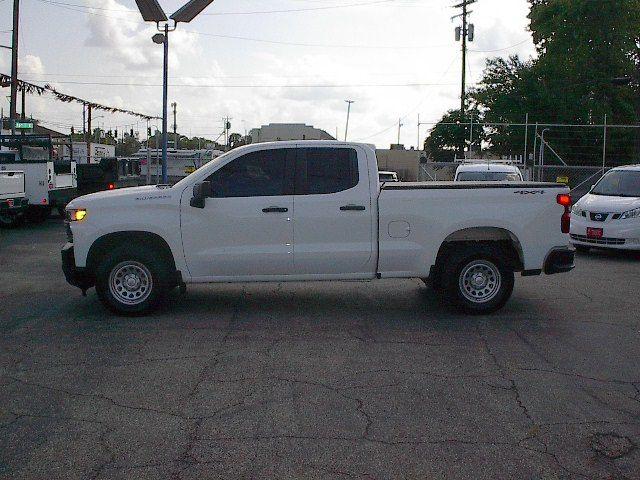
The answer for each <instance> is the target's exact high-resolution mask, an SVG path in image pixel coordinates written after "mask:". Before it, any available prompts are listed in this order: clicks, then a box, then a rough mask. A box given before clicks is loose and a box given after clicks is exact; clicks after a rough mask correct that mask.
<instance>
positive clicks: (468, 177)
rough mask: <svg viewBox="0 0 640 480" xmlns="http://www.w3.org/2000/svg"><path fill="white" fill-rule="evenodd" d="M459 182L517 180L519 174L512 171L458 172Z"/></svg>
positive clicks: (518, 179)
mask: <svg viewBox="0 0 640 480" xmlns="http://www.w3.org/2000/svg"><path fill="white" fill-rule="evenodd" d="M457 180H458V181H459V182H519V181H520V180H521V179H520V175H518V174H517V173H514V172H460V173H458V176H457Z"/></svg>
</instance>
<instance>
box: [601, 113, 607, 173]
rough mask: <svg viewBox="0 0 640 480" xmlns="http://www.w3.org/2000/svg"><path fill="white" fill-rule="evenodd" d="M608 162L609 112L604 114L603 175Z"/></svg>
mask: <svg viewBox="0 0 640 480" xmlns="http://www.w3.org/2000/svg"><path fill="white" fill-rule="evenodd" d="M606 162H607V114H606V113H605V115H604V128H603V141H602V175H604V169H605V165H606Z"/></svg>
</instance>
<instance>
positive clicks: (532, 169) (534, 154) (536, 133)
mask: <svg viewBox="0 0 640 480" xmlns="http://www.w3.org/2000/svg"><path fill="white" fill-rule="evenodd" d="M537 147H538V122H536V131H535V134H534V135H533V164H532V166H531V176H532V180H535V179H536V178H537V177H536V155H537Z"/></svg>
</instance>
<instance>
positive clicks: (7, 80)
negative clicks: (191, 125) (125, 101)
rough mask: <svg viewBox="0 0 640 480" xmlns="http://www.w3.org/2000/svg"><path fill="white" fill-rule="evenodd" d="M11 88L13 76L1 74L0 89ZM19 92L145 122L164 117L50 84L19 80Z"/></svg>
mask: <svg viewBox="0 0 640 480" xmlns="http://www.w3.org/2000/svg"><path fill="white" fill-rule="evenodd" d="M9 86H11V76H9V75H7V74H5V73H0V87H9ZM18 90H20V91H21V92H22V91H24V92H26V93H29V94H35V95H44V94H45V93H50V94H52V95H53V96H54V97H55V98H56V99H57V100H59V101H61V102H65V103H72V102H75V103H80V104H82V105H85V106H90V107H91V108H92V109H96V110H103V111H105V112H109V113H124V114H127V115H132V116H134V117H138V118H142V119H144V120H154V119H161V118H162V117H157V116H152V115H146V114H144V113H139V112H134V111H133V110H126V109H124V108H118V107H110V106H108V105H101V104H99V103H96V102H92V101H90V100H84V99H82V98H79V97H76V96H73V95H68V94H66V93H62V92H59V91H58V90H56V89H55V88H54V87H52V86H51V85H49V84H48V83H47V84H45V85H35V84H33V83H29V82H25V81H24V80H18Z"/></svg>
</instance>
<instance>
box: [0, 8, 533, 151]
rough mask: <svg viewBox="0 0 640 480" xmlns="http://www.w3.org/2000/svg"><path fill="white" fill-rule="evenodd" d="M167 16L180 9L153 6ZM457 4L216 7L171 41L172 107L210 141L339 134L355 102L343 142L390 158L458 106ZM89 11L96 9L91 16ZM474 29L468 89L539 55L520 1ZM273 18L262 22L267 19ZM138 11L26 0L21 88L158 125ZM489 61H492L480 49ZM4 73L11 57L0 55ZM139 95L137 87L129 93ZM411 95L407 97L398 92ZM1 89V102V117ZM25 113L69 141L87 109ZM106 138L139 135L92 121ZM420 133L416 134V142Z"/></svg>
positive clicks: (156, 54)
mask: <svg viewBox="0 0 640 480" xmlns="http://www.w3.org/2000/svg"><path fill="white" fill-rule="evenodd" d="M12 3H13V2H12V0H0V44H3V45H9V44H10V41H11V33H10V29H11V8H12ZM160 3H161V5H162V6H163V8H164V9H165V11H166V12H167V14H170V13H172V12H173V11H175V10H176V9H177V8H179V7H180V6H181V3H182V2H181V1H173V0H164V1H163V0H160ZM454 3H455V2H454V1H453V0H386V1H384V0H378V1H376V0H340V1H338V0H215V1H214V2H213V3H212V4H211V5H210V6H209V7H208V8H207V9H206V10H205V12H204V14H202V15H201V16H199V17H197V18H196V19H195V20H194V21H193V22H191V23H190V24H180V25H179V27H178V30H177V31H176V32H175V33H172V34H170V88H169V101H170V102H173V101H175V102H177V103H178V130H179V132H181V133H183V134H186V135H189V136H194V135H201V136H206V137H209V138H216V137H217V136H218V135H219V133H220V131H221V130H222V120H221V119H222V117H223V116H227V115H228V116H230V117H231V118H232V120H231V123H232V130H234V131H238V132H241V133H244V130H245V128H246V129H247V130H249V129H251V128H253V127H256V126H260V125H262V124H266V123H270V122H299V123H307V124H311V125H314V126H316V127H318V128H322V129H324V130H326V131H328V132H329V133H331V134H332V135H335V134H336V129H338V131H339V135H340V139H342V138H343V136H344V127H345V119H346V110H347V109H346V107H347V106H346V104H345V102H344V100H345V99H352V100H355V104H354V105H353V107H352V111H351V120H350V124H349V139H350V140H359V141H366V142H369V143H375V144H376V145H377V146H378V147H381V148H382V147H384V148H388V145H389V144H390V143H395V142H396V140H397V131H398V128H397V124H398V118H399V117H402V118H403V124H404V126H403V127H402V129H401V141H402V143H404V144H406V145H407V146H411V145H415V144H416V142H417V133H418V131H417V117H418V114H420V118H421V120H424V121H435V120H437V119H438V118H439V117H440V116H441V115H442V113H444V112H445V111H446V110H448V109H451V108H456V107H457V106H458V105H459V100H458V96H459V91H460V86H459V82H460V69H461V54H460V44H459V43H456V42H455V41H454V28H455V26H456V25H458V23H457V21H452V20H451V18H450V17H451V16H452V15H454V14H455V10H453V9H452V8H451V7H450V5H452V4H454ZM90 7H97V8H90ZM472 10H473V14H472V15H471V21H472V23H474V24H475V27H476V41H475V42H474V43H472V44H470V49H472V50H475V51H472V52H471V53H470V56H469V59H468V69H469V73H470V77H469V81H470V82H473V81H476V80H477V79H478V78H479V75H480V74H481V72H482V68H483V66H484V62H485V60H486V58H487V57H490V56H496V55H500V56H506V55H509V54H514V53H517V54H519V55H521V56H524V57H529V56H531V55H533V54H534V49H533V44H532V42H531V39H530V34H529V33H528V31H527V25H528V21H527V18H526V16H527V12H528V9H527V2H526V0H479V2H478V3H477V4H476V5H474V6H473V8H472ZM265 12H271V13H265ZM153 33H155V26H150V25H145V24H144V23H143V22H142V20H141V17H140V14H139V13H138V11H137V9H136V6H135V2H134V1H133V0H117V1H116V0H104V1H101V0H22V1H21V25H20V77H21V78H24V79H25V80H28V81H32V82H34V83H39V84H44V83H51V84H52V85H54V86H55V87H56V88H57V89H58V90H60V91H61V92H64V93H69V94H72V95H76V96H79V97H82V98H86V99H89V100H92V101H96V102H99V103H103V104H108V105H113V106H118V107H123V108H127V109H134V110H138V111H141V112H143V113H149V114H160V113H161V108H162V88H161V84H162V47H161V46H160V45H155V44H154V43H152V42H151V38H150V37H151V35H153ZM489 51H491V52H489ZM0 72H3V73H7V74H8V73H10V51H9V50H6V49H0ZM132 84H135V85H132ZM407 85H409V86H407ZM8 95H9V89H8V88H5V89H3V95H2V102H1V103H0V105H1V106H2V108H4V109H5V112H6V111H7V110H8V108H9V103H8V100H7V98H6V97H7V96H8ZM27 114H33V115H34V116H35V117H37V118H40V119H42V120H43V121H46V122H48V123H45V124H46V125H47V126H49V127H51V128H54V129H58V130H62V131H68V130H69V128H70V126H71V125H74V126H75V128H76V130H81V128H82V106H81V105H79V104H64V103H60V102H57V101H54V100H53V99H51V98H48V97H42V98H36V97H28V100H27ZM95 115H96V116H103V118H96V119H95V120H94V125H96V124H97V125H99V126H102V127H104V128H106V129H112V128H115V127H119V128H120V129H123V128H126V129H127V130H128V129H129V128H131V126H133V128H134V129H136V130H140V132H141V135H143V136H144V133H143V131H144V129H145V125H144V124H143V123H141V122H140V123H139V124H138V125H136V121H137V120H136V119H135V118H132V117H128V116H124V115H112V114H104V113H102V112H100V113H96V114H95ZM427 130H428V126H423V127H422V132H423V133H422V139H424V136H425V134H426V132H427Z"/></svg>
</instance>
